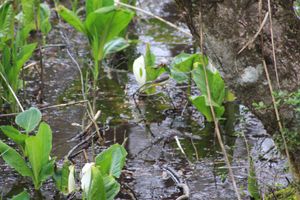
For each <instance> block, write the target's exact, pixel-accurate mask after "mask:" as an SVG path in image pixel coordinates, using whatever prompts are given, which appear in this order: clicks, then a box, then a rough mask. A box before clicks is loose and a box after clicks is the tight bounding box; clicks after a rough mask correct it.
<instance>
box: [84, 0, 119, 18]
mask: <svg viewBox="0 0 300 200" xmlns="http://www.w3.org/2000/svg"><path fill="white" fill-rule="evenodd" d="M113 5H114V0H86V2H85V10H86V15H87V16H88V15H89V14H90V13H92V12H93V11H95V10H97V9H99V8H102V7H106V6H113Z"/></svg>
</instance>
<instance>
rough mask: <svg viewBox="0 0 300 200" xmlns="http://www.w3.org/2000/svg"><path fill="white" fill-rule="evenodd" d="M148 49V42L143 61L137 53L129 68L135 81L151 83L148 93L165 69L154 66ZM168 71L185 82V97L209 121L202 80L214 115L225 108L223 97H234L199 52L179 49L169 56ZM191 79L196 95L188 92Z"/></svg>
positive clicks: (209, 113)
mask: <svg viewBox="0 0 300 200" xmlns="http://www.w3.org/2000/svg"><path fill="white" fill-rule="evenodd" d="M149 52H150V50H149V46H148V47H147V51H146V56H145V61H144V57H143V56H141V57H140V58H138V59H137V60H136V61H135V63H134V65H133V71H134V74H135V77H136V80H137V81H138V83H139V85H140V86H143V85H146V84H148V83H149V84H150V86H148V88H151V87H152V91H151V92H149V90H148V92H147V93H148V94H149V93H153V88H154V86H155V84H153V81H154V80H156V79H157V78H158V76H159V75H160V74H162V73H163V72H164V71H165V70H164V68H158V67H154V66H155V59H154V56H153V55H151V52H150V53H149ZM168 71H169V73H170V76H171V77H172V78H173V79H174V80H176V81H177V82H178V83H185V82H187V83H188V92H187V95H188V97H189V98H190V100H191V102H192V104H193V105H194V106H195V107H196V108H197V110H198V111H199V112H201V113H202V114H203V115H204V116H205V117H206V120H207V121H209V122H212V121H213V117H212V113H211V110H210V103H209V101H208V93H209V91H208V90H207V87H206V81H207V82H208V85H209V86H208V88H209V89H210V95H211V103H212V105H213V107H214V110H215V113H216V117H217V119H220V118H221V117H222V116H223V114H224V111H225V108H224V106H223V103H224V102H225V101H232V100H234V95H233V94H232V93H230V92H229V91H228V90H227V89H226V88H225V83H224V81H223V79H222V77H221V75H220V73H219V72H218V71H217V70H216V69H215V68H213V67H212V66H211V65H210V64H209V62H208V59H207V58H206V57H205V56H203V55H200V54H186V53H182V54H180V55H178V56H176V57H175V58H174V59H173V61H172V63H171V65H170V69H169V70H168ZM206 75H207V80H206ZM192 80H193V81H194V82H195V84H196V86H197V88H198V89H199V91H200V92H201V95H200V96H191V89H190V88H191V84H192V82H191V81H192ZM154 89H155V88H154ZM154 91H155V90H154Z"/></svg>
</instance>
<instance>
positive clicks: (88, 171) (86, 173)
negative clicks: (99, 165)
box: [81, 163, 95, 194]
mask: <svg viewBox="0 0 300 200" xmlns="http://www.w3.org/2000/svg"><path fill="white" fill-rule="evenodd" d="M94 165H95V163H86V164H85V165H84V166H83V168H82V171H81V189H82V190H83V192H84V193H85V194H88V192H89V189H90V186H91V183H92V167H93V166H94Z"/></svg>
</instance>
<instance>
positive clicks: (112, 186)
mask: <svg viewBox="0 0 300 200" xmlns="http://www.w3.org/2000/svg"><path fill="white" fill-rule="evenodd" d="M103 181H104V187H105V194H106V200H113V199H114V198H115V197H116V196H117V194H118V193H119V191H120V184H119V183H118V182H117V181H116V179H115V178H114V177H113V176H108V175H104V176H103Z"/></svg>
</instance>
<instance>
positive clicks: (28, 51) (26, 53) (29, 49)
mask: <svg viewBox="0 0 300 200" xmlns="http://www.w3.org/2000/svg"><path fill="white" fill-rule="evenodd" d="M36 45H37V43H32V44H28V45H25V46H23V47H21V48H20V51H19V52H18V55H17V69H18V71H19V70H20V69H21V67H22V66H23V65H24V64H25V62H27V61H28V60H29V58H30V57H31V56H32V54H33V52H34V50H35V48H36ZM18 74H19V73H18Z"/></svg>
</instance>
